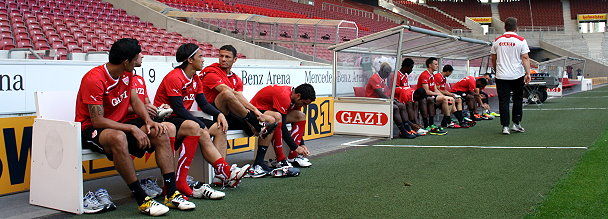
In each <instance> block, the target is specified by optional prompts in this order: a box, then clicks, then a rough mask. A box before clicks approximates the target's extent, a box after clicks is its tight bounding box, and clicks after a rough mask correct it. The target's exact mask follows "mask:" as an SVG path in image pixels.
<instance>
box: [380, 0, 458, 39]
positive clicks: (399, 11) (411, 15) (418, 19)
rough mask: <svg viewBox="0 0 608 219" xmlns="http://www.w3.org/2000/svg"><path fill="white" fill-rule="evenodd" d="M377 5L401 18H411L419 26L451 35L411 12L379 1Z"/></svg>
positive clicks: (382, 0) (444, 29)
mask: <svg viewBox="0 0 608 219" xmlns="http://www.w3.org/2000/svg"><path fill="white" fill-rule="evenodd" d="M378 4H379V5H380V7H383V8H386V9H388V10H389V11H393V12H395V13H397V14H399V15H401V16H405V17H408V18H411V19H412V20H415V21H416V22H418V23H421V24H423V25H425V26H428V27H430V28H433V29H435V30H436V31H439V32H443V33H451V32H452V31H450V30H449V29H447V28H446V27H444V26H441V25H438V24H436V23H434V22H431V21H429V20H427V19H425V18H423V17H420V16H418V15H416V14H414V13H411V12H409V11H407V10H405V9H403V8H401V7H398V6H397V5H395V4H393V3H392V2H390V1H387V0H380V1H378Z"/></svg>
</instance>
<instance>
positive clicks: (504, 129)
mask: <svg viewBox="0 0 608 219" xmlns="http://www.w3.org/2000/svg"><path fill="white" fill-rule="evenodd" d="M502 134H505V135H509V134H511V132H509V127H508V126H505V127H502Z"/></svg>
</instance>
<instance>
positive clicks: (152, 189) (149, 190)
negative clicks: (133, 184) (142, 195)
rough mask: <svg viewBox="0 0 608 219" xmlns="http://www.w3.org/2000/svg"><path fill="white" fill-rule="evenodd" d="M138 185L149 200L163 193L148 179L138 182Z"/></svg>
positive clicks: (154, 182) (153, 181)
mask: <svg viewBox="0 0 608 219" xmlns="http://www.w3.org/2000/svg"><path fill="white" fill-rule="evenodd" d="M140 184H141V188H142V189H143V190H144V192H146V195H148V196H150V197H151V198H156V197H157V196H159V195H160V194H161V193H162V192H163V189H161V188H160V187H159V186H158V184H156V181H155V180H152V179H150V178H146V179H142V180H140Z"/></svg>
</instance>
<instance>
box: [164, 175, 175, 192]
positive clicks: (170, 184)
mask: <svg viewBox="0 0 608 219" xmlns="http://www.w3.org/2000/svg"><path fill="white" fill-rule="evenodd" d="M163 182H164V185H165V188H166V189H167V191H166V194H167V196H172V195H173V193H175V190H177V187H176V186H175V172H170V173H166V174H163Z"/></svg>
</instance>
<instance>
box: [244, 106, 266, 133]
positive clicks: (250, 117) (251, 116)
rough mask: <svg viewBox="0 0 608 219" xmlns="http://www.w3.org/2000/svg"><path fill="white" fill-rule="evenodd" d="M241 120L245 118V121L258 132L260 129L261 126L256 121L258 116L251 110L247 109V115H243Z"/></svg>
mask: <svg viewBox="0 0 608 219" xmlns="http://www.w3.org/2000/svg"><path fill="white" fill-rule="evenodd" d="M243 120H245V122H247V123H249V124H251V125H252V126H253V128H255V129H256V130H257V131H258V132H259V131H260V130H261V129H262V126H261V125H260V122H259V121H258V117H256V116H255V114H253V112H252V111H249V112H248V113H247V115H246V116H245V117H243Z"/></svg>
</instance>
